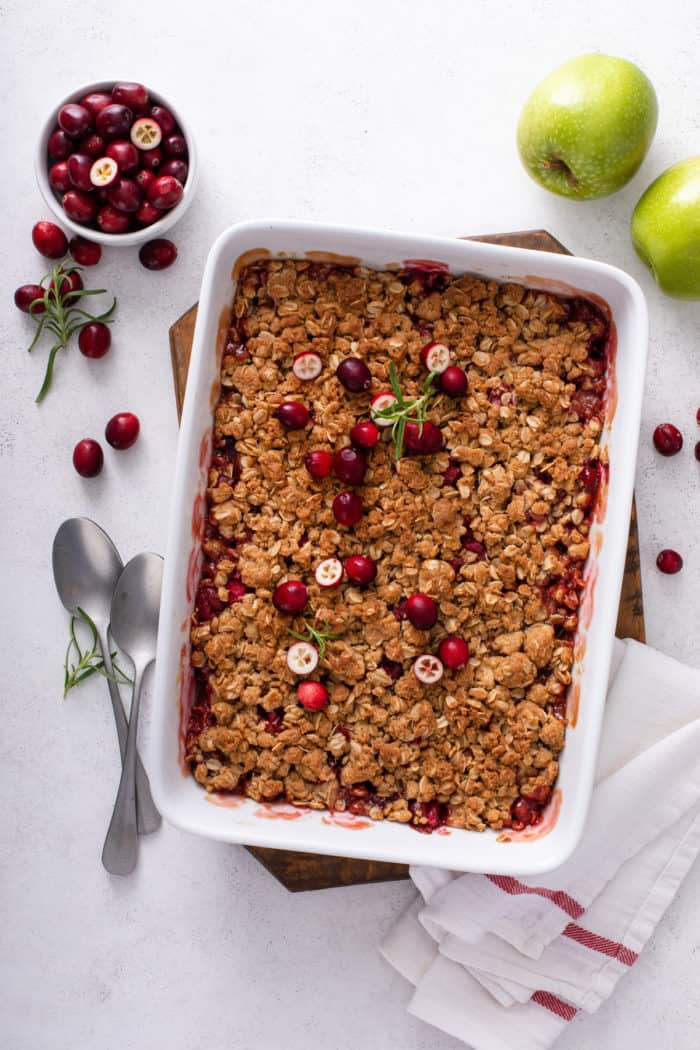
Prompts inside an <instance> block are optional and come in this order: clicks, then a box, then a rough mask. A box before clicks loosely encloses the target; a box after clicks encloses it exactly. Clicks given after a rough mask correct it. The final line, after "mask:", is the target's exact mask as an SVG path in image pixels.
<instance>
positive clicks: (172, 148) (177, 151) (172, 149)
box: [163, 134, 187, 160]
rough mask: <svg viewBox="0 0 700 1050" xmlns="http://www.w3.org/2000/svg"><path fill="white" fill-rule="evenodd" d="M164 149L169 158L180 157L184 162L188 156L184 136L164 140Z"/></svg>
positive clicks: (172, 136)
mask: <svg viewBox="0 0 700 1050" xmlns="http://www.w3.org/2000/svg"><path fill="white" fill-rule="evenodd" d="M163 149H164V150H165V152H166V154H167V156H168V157H178V158H179V159H180V160H184V158H185V157H186V156H187V143H186V142H185V137H184V135H177V134H175V135H168V136H167V137H166V138H165V139H163Z"/></svg>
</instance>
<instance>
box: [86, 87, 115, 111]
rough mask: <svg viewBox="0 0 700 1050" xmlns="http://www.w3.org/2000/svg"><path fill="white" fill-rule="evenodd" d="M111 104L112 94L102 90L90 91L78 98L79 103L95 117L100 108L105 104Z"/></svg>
mask: <svg viewBox="0 0 700 1050" xmlns="http://www.w3.org/2000/svg"><path fill="white" fill-rule="evenodd" d="M111 104H112V96H111V95H108V94H106V92H104V91H91V92H90V94H89V95H86V96H85V97H84V98H81V100H80V105H81V106H84V107H85V109H87V110H89V111H90V113H92V115H93V117H96V116H97V114H98V113H99V112H100V110H103V109H104V108H105V106H110V105H111Z"/></svg>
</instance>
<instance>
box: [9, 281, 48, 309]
mask: <svg viewBox="0 0 700 1050" xmlns="http://www.w3.org/2000/svg"><path fill="white" fill-rule="evenodd" d="M36 299H41V300H42V301H41V302H39V303H37V304H36V306H35V307H34V309H33V310H32V309H31V305H32V303H33V302H34V301H35V300H36ZM43 299H44V289H43V288H42V287H41V285H40V284H23V285H20V287H19V288H18V289H17V291H16V292H15V306H16V307H17V309H18V310H21V311H22V313H24V314H43V313H44V312H45V310H46V307H45V306H44V303H43Z"/></svg>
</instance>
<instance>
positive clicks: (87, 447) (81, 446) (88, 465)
mask: <svg viewBox="0 0 700 1050" xmlns="http://www.w3.org/2000/svg"><path fill="white" fill-rule="evenodd" d="M103 463H104V454H103V452H102V448H101V446H100V444H99V442H98V441H94V440H93V439H92V438H83V440H82V441H79V442H78V444H77V445H76V446H75V448H74V449H73V466H74V467H75V469H76V470H77V471H78V473H79V474H80V476H81V477H83V478H95V477H97V475H98V474H99V473H100V471H101V470H102V465H103Z"/></svg>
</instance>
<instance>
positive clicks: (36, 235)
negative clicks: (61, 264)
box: [32, 220, 68, 259]
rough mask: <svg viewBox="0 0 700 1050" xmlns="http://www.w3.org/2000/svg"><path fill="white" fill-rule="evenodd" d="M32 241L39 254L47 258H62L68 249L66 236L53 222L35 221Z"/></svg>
mask: <svg viewBox="0 0 700 1050" xmlns="http://www.w3.org/2000/svg"><path fill="white" fill-rule="evenodd" d="M32 242H33V244H34V247H35V248H36V250H37V251H38V252H39V254H40V255H43V256H45V258H47V259H62V258H63V256H64V255H65V254H66V252H67V251H68V238H67V237H66V235H65V233H64V232H63V230H62V229H61V228H60V227H59V226H57V225H56V223H55V222H46V221H45V220H42V221H41V222H37V223H35V224H34V227H33V229H32Z"/></svg>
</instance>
